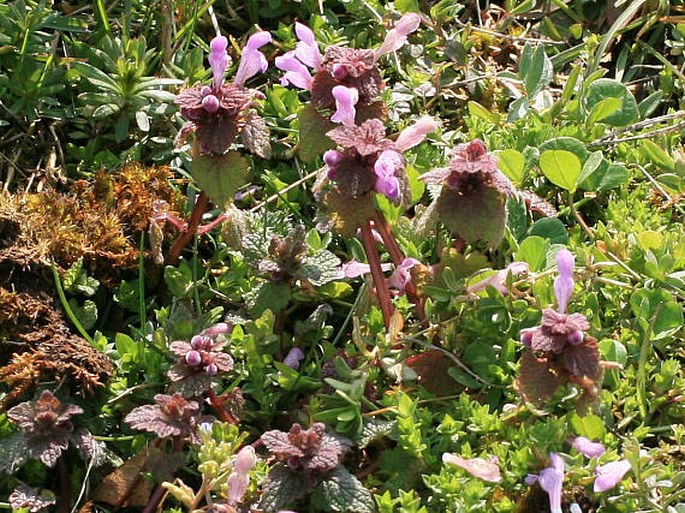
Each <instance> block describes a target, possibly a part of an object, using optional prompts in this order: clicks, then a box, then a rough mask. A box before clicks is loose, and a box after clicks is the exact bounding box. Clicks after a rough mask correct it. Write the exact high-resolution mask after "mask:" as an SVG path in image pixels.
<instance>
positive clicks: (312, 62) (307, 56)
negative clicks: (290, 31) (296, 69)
mask: <svg viewBox="0 0 685 513" xmlns="http://www.w3.org/2000/svg"><path fill="white" fill-rule="evenodd" d="M295 34H296V35H297V38H298V39H299V40H300V42H299V43H297V46H296V47H295V55H297V58H298V59H300V61H302V62H303V63H304V64H306V65H307V66H309V67H310V68H313V69H316V70H318V69H320V68H321V63H322V61H323V57H322V56H321V52H320V51H319V45H318V44H317V42H316V38H315V37H314V32H312V30H311V29H310V28H309V27H307V26H306V25H303V24H302V23H299V22H295Z"/></svg>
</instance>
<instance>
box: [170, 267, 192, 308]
mask: <svg viewBox="0 0 685 513" xmlns="http://www.w3.org/2000/svg"><path fill="white" fill-rule="evenodd" d="M164 281H165V283H166V284H167V287H169V291H170V292H171V293H172V294H173V295H174V297H177V298H179V299H184V298H187V297H189V296H190V293H191V292H192V290H193V273H192V270H191V269H190V267H189V266H188V265H187V264H185V263H182V264H181V265H180V266H179V267H178V268H177V267H173V266H171V265H167V266H166V267H165V268H164Z"/></svg>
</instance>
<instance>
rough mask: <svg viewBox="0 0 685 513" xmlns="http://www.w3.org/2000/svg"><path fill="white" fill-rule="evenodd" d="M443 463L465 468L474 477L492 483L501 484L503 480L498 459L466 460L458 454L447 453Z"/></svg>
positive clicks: (443, 457) (443, 456) (444, 455)
mask: <svg viewBox="0 0 685 513" xmlns="http://www.w3.org/2000/svg"><path fill="white" fill-rule="evenodd" d="M442 461H443V463H449V464H451V465H456V466H457V467H460V468H463V469H464V470H466V471H467V472H468V473H469V474H471V475H472V476H474V477H478V478H480V479H482V480H484V481H488V482H490V483H499V482H500V481H501V480H502V475H501V473H500V470H499V465H497V457H492V458H490V459H488V460H485V459H483V458H471V459H466V458H462V457H461V456H458V455H456V454H449V453H445V454H443V455H442Z"/></svg>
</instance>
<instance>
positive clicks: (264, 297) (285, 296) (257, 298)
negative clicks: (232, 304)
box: [245, 281, 291, 316]
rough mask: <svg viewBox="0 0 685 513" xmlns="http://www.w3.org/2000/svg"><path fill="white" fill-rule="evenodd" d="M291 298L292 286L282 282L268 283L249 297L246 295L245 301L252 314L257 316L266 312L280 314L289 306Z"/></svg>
mask: <svg viewBox="0 0 685 513" xmlns="http://www.w3.org/2000/svg"><path fill="white" fill-rule="evenodd" d="M290 297H291V290H290V285H288V284H287V283H284V282H280V281H275V282H271V281H267V282H264V283H262V284H261V285H259V286H258V287H257V288H256V289H254V290H253V291H251V293H250V295H249V297H248V296H247V295H246V298H245V299H246V300H247V302H248V305H249V307H250V313H251V314H253V315H255V316H257V315H261V314H262V313H264V311H266V310H271V311H272V312H274V313H277V312H280V311H281V310H283V309H284V308H285V307H286V306H288V302H289V301H290Z"/></svg>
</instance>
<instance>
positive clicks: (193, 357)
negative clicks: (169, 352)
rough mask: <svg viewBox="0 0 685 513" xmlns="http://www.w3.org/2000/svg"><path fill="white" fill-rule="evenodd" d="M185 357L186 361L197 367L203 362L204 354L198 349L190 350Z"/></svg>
mask: <svg viewBox="0 0 685 513" xmlns="http://www.w3.org/2000/svg"><path fill="white" fill-rule="evenodd" d="M185 359H186V363H187V364H188V365H190V366H192V367H196V366H198V365H200V364H201V363H202V355H201V354H200V353H198V352H197V351H188V353H187V354H186V356H185Z"/></svg>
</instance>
